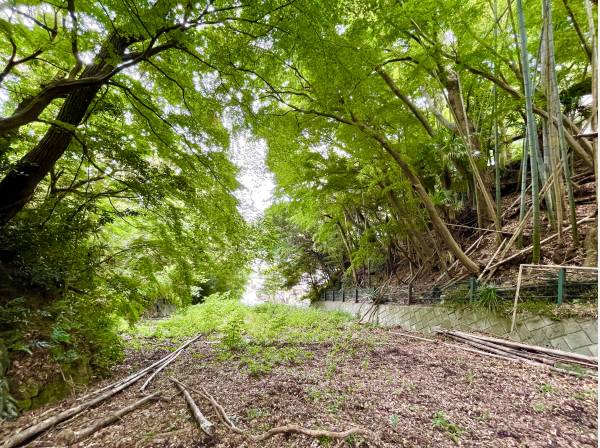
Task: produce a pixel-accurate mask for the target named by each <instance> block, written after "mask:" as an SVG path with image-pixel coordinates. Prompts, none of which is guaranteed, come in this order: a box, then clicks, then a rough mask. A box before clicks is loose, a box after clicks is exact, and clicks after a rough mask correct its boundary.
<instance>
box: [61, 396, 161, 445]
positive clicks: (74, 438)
mask: <svg viewBox="0 0 600 448" xmlns="http://www.w3.org/2000/svg"><path fill="white" fill-rule="evenodd" d="M160 395H161V392H155V393H153V394H151V395H147V396H145V397H144V398H142V399H141V400H138V401H136V402H134V403H131V404H130V405H128V406H125V407H124V408H121V409H119V410H118V411H116V412H114V413H113V414H111V415H108V416H106V417H104V418H101V419H100V420H97V421H96V422H95V423H93V424H91V425H90V426H88V427H86V428H84V429H81V430H79V431H72V430H70V429H66V430H64V431H62V432H61V433H60V434H59V435H58V437H59V438H60V439H61V440H62V441H64V442H65V443H67V444H69V445H70V444H73V443H76V442H79V441H81V440H83V439H85V438H87V437H89V436H91V435H92V434H94V433H95V432H96V431H98V430H100V429H102V428H104V427H106V426H108V425H110V424H112V423H114V422H116V421H118V420H119V419H120V418H121V417H123V416H124V415H126V414H129V413H130V412H132V411H135V410H136V409H137V408H139V407H140V406H142V405H144V404H146V403H147V402H149V401H154V400H157V399H158V398H160Z"/></svg>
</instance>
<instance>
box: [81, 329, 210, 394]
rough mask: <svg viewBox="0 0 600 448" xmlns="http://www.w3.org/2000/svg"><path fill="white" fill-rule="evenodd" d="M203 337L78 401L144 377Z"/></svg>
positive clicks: (190, 340)
mask: <svg viewBox="0 0 600 448" xmlns="http://www.w3.org/2000/svg"><path fill="white" fill-rule="evenodd" d="M202 336H203V335H202V334H199V335H197V336H195V337H193V338H192V339H189V340H188V341H186V342H185V343H183V344H182V345H180V346H179V347H177V349H176V350H175V351H174V352H172V353H169V354H168V355H165V356H163V357H162V358H160V359H159V360H158V361H155V362H154V363H152V364H151V365H149V366H148V367H144V368H143V369H142V370H139V371H137V372H135V373H132V374H131V375H129V376H128V377H126V378H123V379H121V380H119V381H116V382H114V383H112V384H109V385H108V386H105V387H103V388H101V389H98V390H95V391H92V392H90V393H88V394H85V395H83V396H81V397H79V398H78V399H77V400H78V401H81V400H85V399H86V398H88V397H91V396H93V395H95V394H99V393H101V392H104V391H105V390H108V389H111V388H114V387H117V386H119V385H120V384H122V383H125V382H127V381H129V380H130V379H132V378H134V377H137V376H140V375H141V376H143V375H144V374H145V373H147V372H149V371H150V370H152V369H154V368H156V367H158V366H160V365H161V364H162V363H163V362H165V361H167V360H168V359H169V358H171V357H172V356H173V355H174V354H175V353H176V352H179V351H181V350H183V349H184V348H186V347H187V346H188V345H190V344H192V343H194V342H196V341H197V340H198V339H200V338H201V337H202Z"/></svg>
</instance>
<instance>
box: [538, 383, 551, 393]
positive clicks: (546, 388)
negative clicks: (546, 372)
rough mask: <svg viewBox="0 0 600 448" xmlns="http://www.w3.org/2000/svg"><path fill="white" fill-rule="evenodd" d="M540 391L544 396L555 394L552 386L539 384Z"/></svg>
mask: <svg viewBox="0 0 600 448" xmlns="http://www.w3.org/2000/svg"><path fill="white" fill-rule="evenodd" d="M538 391H540V392H541V393H542V394H551V393H552V392H554V387H552V384H548V383H541V384H538Z"/></svg>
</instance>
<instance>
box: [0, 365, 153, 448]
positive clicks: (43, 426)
mask: <svg viewBox="0 0 600 448" xmlns="http://www.w3.org/2000/svg"><path fill="white" fill-rule="evenodd" d="M141 376H142V374H140V375H139V376H135V377H133V378H131V379H129V380H128V381H126V382H124V383H122V384H120V385H118V386H116V387H115V388H113V389H109V390H107V391H105V392H104V393H102V394H100V395H98V396H97V397H95V398H92V399H91V400H89V401H86V402H84V403H81V404H80V405H77V406H73V407H71V408H69V409H67V410H65V411H62V412H60V413H58V414H57V415H55V416H52V417H48V418H47V419H45V420H42V421H41V422H39V423H36V424H34V425H32V426H30V427H28V428H26V429H22V430H19V432H18V433H17V434H15V435H14V436H12V437H9V438H8V439H7V440H6V441H5V442H4V445H2V447H3V448H12V447H15V446H19V445H21V444H22V443H24V442H26V441H28V440H30V439H32V438H34V437H36V436H37V435H39V434H41V433H42V432H44V431H46V430H48V429H50V428H51V427H53V426H55V425H57V424H59V423H61V422H63V421H65V420H67V419H69V418H71V417H74V416H76V415H77V414H79V413H81V412H83V411H85V410H86V409H89V408H91V407H93V406H95V405H97V404H99V403H101V402H103V401H104V400H106V399H108V398H110V397H112V396H113V395H116V394H117V393H119V392H121V391H122V390H123V389H125V388H127V387H128V386H130V385H131V384H133V383H135V382H136V381H137V380H138V379H139V378H141Z"/></svg>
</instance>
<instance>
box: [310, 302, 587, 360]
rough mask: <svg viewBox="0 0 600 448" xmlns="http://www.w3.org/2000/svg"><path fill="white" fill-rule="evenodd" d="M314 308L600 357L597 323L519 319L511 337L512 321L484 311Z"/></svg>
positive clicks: (364, 306)
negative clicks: (466, 332) (489, 335)
mask: <svg viewBox="0 0 600 448" xmlns="http://www.w3.org/2000/svg"><path fill="white" fill-rule="evenodd" d="M312 306H314V307H317V308H320V309H325V310H331V311H333V310H338V311H345V312H347V313H350V314H353V315H354V316H356V317H357V318H362V319H363V321H365V322H372V323H377V324H379V325H382V326H387V327H391V326H399V327H401V328H403V329H405V330H412V331H419V332H423V333H432V332H433V331H434V328H435V327H442V328H446V329H449V330H462V331H479V332H484V333H488V334H491V335H495V336H499V337H509V338H510V339H513V340H515V341H519V342H524V343H526V344H533V345H541V346H545V347H550V348H556V349H559V350H565V351H569V352H574V353H579V354H582V355H593V356H598V320H597V319H590V320H577V319H563V320H560V321H557V320H552V319H550V318H547V317H542V316H531V317H526V318H521V319H517V325H516V329H515V332H514V333H513V334H512V335H509V333H510V323H511V322H510V319H509V318H507V317H504V316H499V315H497V314H493V313H489V312H487V311H484V310H460V309H454V308H449V307H445V306H443V305H396V304H384V305H378V306H376V307H372V306H371V304H370V303H352V302H331V301H323V302H316V303H314V304H313V305H312Z"/></svg>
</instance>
